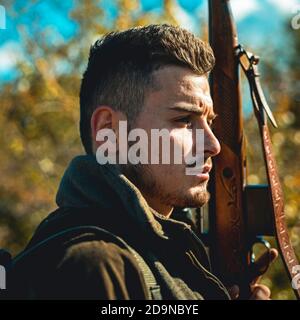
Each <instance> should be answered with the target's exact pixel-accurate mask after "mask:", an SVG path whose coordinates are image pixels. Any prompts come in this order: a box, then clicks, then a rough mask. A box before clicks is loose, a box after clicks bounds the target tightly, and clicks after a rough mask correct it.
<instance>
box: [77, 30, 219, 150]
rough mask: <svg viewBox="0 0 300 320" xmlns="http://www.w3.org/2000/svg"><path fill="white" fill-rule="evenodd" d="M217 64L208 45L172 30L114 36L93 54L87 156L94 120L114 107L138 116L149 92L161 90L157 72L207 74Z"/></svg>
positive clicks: (84, 135)
mask: <svg viewBox="0 0 300 320" xmlns="http://www.w3.org/2000/svg"><path fill="white" fill-rule="evenodd" d="M214 63H215V58H214V55H213V52H212V49H211V47H210V46H209V44H208V43H206V42H204V41H202V40H201V39H199V38H197V37H196V36H194V35H193V34H192V33H190V32H189V31H187V30H185V29H182V28H180V27H175V26H171V25H166V24H163V25H149V26H145V27H137V28H132V29H128V30H125V31H121V32H111V33H109V34H107V35H106V36H104V37H103V38H102V39H99V40H97V41H96V42H95V43H94V45H93V46H92V47H91V49H90V55H89V61H88V66H87V69H86V71H85V72H84V74H83V79H82V82H81V89H80V136H81V140H82V144H83V146H84V148H85V151H86V152H87V153H89V154H92V153H93V150H92V138H91V117H92V114H93V112H94V110H95V109H96V108H97V106H99V105H109V106H110V107H111V108H113V109H115V110H118V111H122V112H123V113H124V114H125V115H126V116H127V121H128V125H129V126H130V124H132V123H133V121H134V120H135V119H136V117H137V116H138V114H139V112H140V111H141V110H142V107H143V104H144V97H145V93H146V91H147V90H149V89H151V87H155V84H154V83H153V77H152V73H153V71H155V70H157V69H159V68H161V67H163V66H166V65H180V66H185V67H188V68H190V69H191V70H193V71H194V72H195V73H197V74H201V75H202V74H206V73H208V72H209V71H210V70H211V69H212V68H213V66H214Z"/></svg>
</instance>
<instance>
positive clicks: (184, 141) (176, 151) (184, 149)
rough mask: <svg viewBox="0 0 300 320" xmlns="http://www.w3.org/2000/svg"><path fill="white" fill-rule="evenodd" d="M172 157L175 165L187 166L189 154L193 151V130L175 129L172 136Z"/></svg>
mask: <svg viewBox="0 0 300 320" xmlns="http://www.w3.org/2000/svg"><path fill="white" fill-rule="evenodd" d="M170 140H171V146H172V155H173V163H174V164H183V165H185V164H186V161H185V159H187V157H188V155H189V154H192V150H193V134H192V130H188V129H174V130H172V131H171V134H170Z"/></svg>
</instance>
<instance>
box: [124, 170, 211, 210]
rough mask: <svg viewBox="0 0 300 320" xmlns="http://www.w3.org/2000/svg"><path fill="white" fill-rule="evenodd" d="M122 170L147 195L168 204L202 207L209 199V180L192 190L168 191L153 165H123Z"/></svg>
mask: <svg viewBox="0 0 300 320" xmlns="http://www.w3.org/2000/svg"><path fill="white" fill-rule="evenodd" d="M120 168H121V172H122V173H123V174H124V175H125V176H126V177H127V178H128V179H129V180H130V181H131V182H132V183H133V184H135V186H136V187H137V188H138V189H139V190H140V191H141V193H142V194H143V195H144V196H145V195H147V196H150V197H151V198H158V197H159V201H160V202H161V203H162V204H164V205H167V206H171V207H180V208H197V207H202V206H203V205H204V204H206V203H207V202H208V201H209V198H210V194H209V192H208V191H207V182H202V183H200V184H198V185H197V186H195V187H193V188H192V189H191V190H190V191H186V192H184V190H176V191H175V192H168V191H167V190H165V187H163V186H162V185H160V184H159V183H158V181H157V180H156V179H155V178H154V175H153V174H152V171H151V167H150V166H147V165H141V164H138V165H132V164H126V165H121V166H120Z"/></svg>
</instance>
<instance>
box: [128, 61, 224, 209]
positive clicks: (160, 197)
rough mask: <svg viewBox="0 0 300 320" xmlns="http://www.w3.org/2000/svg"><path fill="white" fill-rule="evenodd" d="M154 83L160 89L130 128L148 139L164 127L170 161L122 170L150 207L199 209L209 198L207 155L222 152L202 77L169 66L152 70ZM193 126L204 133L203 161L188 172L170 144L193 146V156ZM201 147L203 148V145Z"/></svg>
mask: <svg viewBox="0 0 300 320" xmlns="http://www.w3.org/2000/svg"><path fill="white" fill-rule="evenodd" d="M154 82H155V84H156V85H157V87H158V89H156V90H153V91H149V92H148V93H147V94H146V96H145V103H144V108H143V110H142V112H141V113H140V114H139V116H138V118H137V120H136V122H135V123H134V128H141V129H144V130H145V131H146V132H147V134H148V137H151V129H168V131H169V132H170V140H171V149H170V150H171V164H151V163H150V164H147V165H138V166H133V165H130V164H129V165H127V167H126V169H125V172H124V173H125V174H126V175H127V176H128V177H129V179H131V180H132V181H133V182H134V183H135V184H136V185H137V187H138V188H139V189H140V190H141V192H142V194H143V195H144V197H145V198H146V200H147V201H148V203H149V205H150V206H151V207H152V208H154V209H156V210H157V211H158V212H160V213H161V214H165V215H169V214H168V212H171V210H172V208H173V207H175V206H177V207H199V206H202V205H203V204H205V203H206V202H207V201H208V199H209V194H208V192H207V183H208V180H209V171H210V169H211V165H212V162H211V157H213V156H215V155H217V154H218V153H219V152H220V144H219V142H218V140H217V139H216V137H215V136H214V134H213V132H212V130H211V124H212V120H213V119H214V117H215V115H214V112H213V104H212V99H211V96H210V91H209V84H208V80H207V77H206V76H199V75H196V74H195V73H193V72H192V71H190V70H189V69H187V68H183V67H178V66H168V67H164V68H162V69H159V70H158V71H156V72H154ZM188 129H192V131H191V130H188ZM196 129H203V133H204V164H203V166H201V168H200V169H199V174H197V175H187V174H186V168H187V164H186V163H185V162H184V161H182V164H174V161H172V154H173V152H172V150H173V148H172V145H177V146H179V147H181V148H182V149H183V150H192V151H193V155H195V150H196V147H197V145H196V143H197V141H196V137H195V134H194V132H195V131H196ZM191 132H192V134H191ZM149 145H150V143H149ZM149 148H150V147H149ZM201 149H202V151H203V145H202V147H201ZM150 154H151V153H150V149H149V155H150ZM172 162H173V163H172Z"/></svg>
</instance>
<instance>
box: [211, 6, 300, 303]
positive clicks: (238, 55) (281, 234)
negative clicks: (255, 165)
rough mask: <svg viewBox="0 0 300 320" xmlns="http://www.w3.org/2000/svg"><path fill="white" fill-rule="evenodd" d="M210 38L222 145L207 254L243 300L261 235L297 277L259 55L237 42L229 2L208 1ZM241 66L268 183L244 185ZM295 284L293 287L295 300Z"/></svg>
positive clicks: (213, 189) (297, 291)
mask: <svg viewBox="0 0 300 320" xmlns="http://www.w3.org/2000/svg"><path fill="white" fill-rule="evenodd" d="M209 40H210V44H211V46H212V48H213V50H214V53H215V57H216V66H215V68H214V70H213V72H212V74H211V79H210V80H211V94H212V98H213V101H214V109H215V112H216V114H217V115H218V117H217V118H216V120H215V126H214V133H215V135H216V136H217V138H218V139H219V141H220V144H221V152H220V154H219V155H218V156H216V157H215V159H214V160H213V162H214V166H213V172H212V177H211V181H210V193H211V199H210V203H209V234H208V239H209V240H208V241H209V248H210V256H211V262H212V266H213V271H214V273H215V274H216V275H217V276H219V277H220V279H221V280H222V281H223V282H224V284H225V285H227V286H231V285H233V284H237V285H239V287H240V298H241V299H246V298H248V297H249V295H250V283H251V281H252V279H253V275H254V273H255V272H256V273H261V274H262V273H263V272H264V271H265V270H255V271H254V266H255V264H254V260H255V257H254V256H253V253H252V248H253V246H254V244H255V243H262V244H263V245H264V246H265V248H266V250H267V251H268V250H269V249H270V245H269V244H268V242H267V241H265V240H264V239H263V236H266V235H270V236H275V237H276V240H277V244H278V249H279V253H280V255H281V257H282V260H283V262H284V265H285V268H286V270H287V274H288V276H289V278H290V280H291V281H293V280H294V279H295V277H297V279H298V278H299V272H300V267H299V263H298V261H297V258H296V255H295V253H294V250H293V248H292V246H291V243H290V240H289V235H288V231H287V226H286V223H285V214H284V200H283V192H282V188H281V185H280V180H279V177H278V171H277V166H276V161H275V158H274V156H273V153H272V145H271V139H270V133H269V129H268V125H267V121H268V120H269V121H270V122H271V123H272V124H273V126H274V127H277V124H276V121H275V119H274V117H273V115H272V112H271V110H270V108H269V107H268V104H267V101H266V99H265V97H264V94H263V91H262V88H261V85H260V82H259V73H258V62H259V58H258V57H257V56H255V55H253V54H251V53H249V52H247V51H246V50H245V49H244V48H243V47H242V46H241V45H239V42H238V36H237V29H236V26H235V23H234V20H233V17H232V13H231V8H230V1H229V0H209ZM240 67H241V70H243V71H244V72H245V74H246V77H247V79H248V81H249V86H250V94H251V98H252V102H253V109H254V114H255V117H256V120H257V123H258V128H259V132H260V136H261V142H262V152H263V156H264V160H265V168H266V176H267V179H268V185H259V186H251V185H247V163H246V144H245V137H244V129H243V112H242V103H241V93H240V79H239V72H240ZM292 283H293V282H292ZM299 287H300V286H295V285H293V289H294V292H295V295H296V297H297V298H298V299H299V298H300V288H299Z"/></svg>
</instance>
